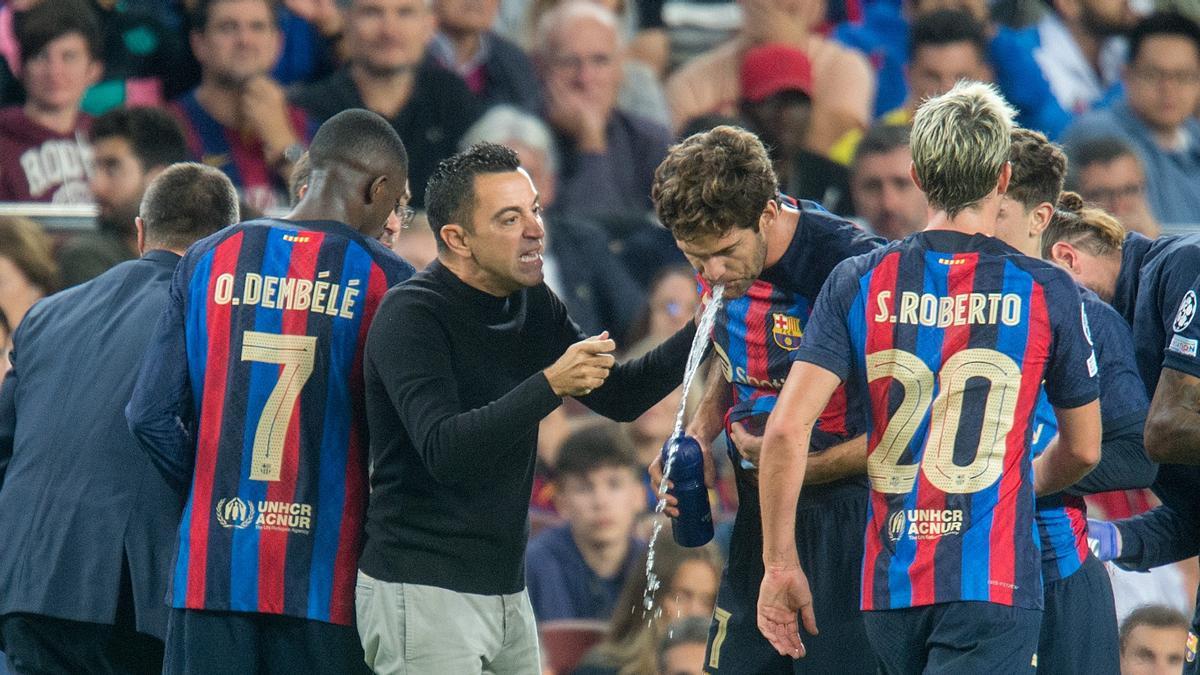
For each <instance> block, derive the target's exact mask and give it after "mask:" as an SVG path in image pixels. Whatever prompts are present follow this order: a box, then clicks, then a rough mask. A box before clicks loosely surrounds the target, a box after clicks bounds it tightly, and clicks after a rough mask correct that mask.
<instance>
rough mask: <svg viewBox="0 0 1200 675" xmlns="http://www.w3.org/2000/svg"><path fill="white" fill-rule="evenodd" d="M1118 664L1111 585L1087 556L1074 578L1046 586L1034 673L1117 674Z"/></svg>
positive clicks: (1103, 571)
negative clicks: (1036, 670) (1035, 670)
mask: <svg viewBox="0 0 1200 675" xmlns="http://www.w3.org/2000/svg"><path fill="white" fill-rule="evenodd" d="M1120 659H1121V656H1120V646H1119V644H1118V640H1117V610H1116V607H1115V606H1114V605H1113V592H1112V583H1111V582H1110V581H1109V579H1108V570H1106V569H1104V563H1102V562H1100V561H1099V560H1096V558H1095V557H1093V556H1092V555H1091V554H1090V553H1089V554H1088V557H1087V560H1085V561H1083V565H1082V566H1081V567H1080V568H1079V569H1078V570H1076V571H1075V573H1074V574H1072V575H1071V576H1069V577H1067V578H1066V579H1058V580H1055V581H1051V582H1050V583H1048V584H1046V609H1045V612H1044V614H1043V615H1042V631H1041V638H1040V639H1039V640H1038V670H1039V671H1041V672H1045V673H1117V672H1120V670H1121V665H1120Z"/></svg>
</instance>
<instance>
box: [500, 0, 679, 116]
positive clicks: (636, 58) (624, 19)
mask: <svg viewBox="0 0 1200 675" xmlns="http://www.w3.org/2000/svg"><path fill="white" fill-rule="evenodd" d="M571 1H572V0H534V2H532V3H531V4H530V5H529V7H528V14H529V15H528V17H527V21H526V23H527V24H528V26H529V30H528V31H527V35H526V36H525V38H524V40H523V41H522V44H525V45H526V46H527V48H528V49H529V51H530V52H536V51H537V49H538V45H537V42H536V39H535V38H536V36H537V27H538V26H539V25H541V22H542V19H543V18H545V16H546V14H548V13H550V11H551V10H553V9H555V8H557V7H560V6H562V5H563V4H566V3H568V2H571ZM589 1H590V2H593V3H595V4H596V5H598V6H600V7H603V8H604V9H606V10H608V11H610V12H612V13H613V15H614V16H616V17H617V22H618V24H619V26H618V27H619V30H618V32H617V40H618V43H619V44H620V45H621V52H622V53H621V56H622V58H621V85H620V87H619V88H618V90H617V107H618V108H620V109H621V110H624V111H625V112H627V113H629V114H631V115H637V116H639V117H645V118H647V119H650V120H653V121H655V122H657V123H659V124H661V125H663V126H665V127H669V126H670V125H671V110H670V108H669V107H668V106H667V95H666V93H665V92H663V88H662V81H661V75H660V74H659V72H660V71H659V69H658V68H659V66H658V65H648V63H647V61H646V60H644V58H643V57H645V54H644V53H639V52H638V48H639V45H640V44H641V43H639V42H638V40H639V39H640V38H641V37H643V34H642V33H640V32H639V33H638V34H637V35H636V36H635V35H634V34H633V30H634V28H635V27H634V26H632V25H631V24H630V21H631V20H632V19H633V18H634V16H633V15H637V16H638V17H640V16H641V12H642V10H647V11H651V12H657V13H658V15H659V17H660V19H659V23H658V25H659V27H660V28H661V26H662V21H661V14H662V12H661V9H662V8H661V0H648V1H647V0H638V1H637V3H636V4H637V5H638V6H636V7H635V6H634V4H635V3H634V1H633V0H631V1H630V2H624V0H589ZM656 2H658V3H659V5H660V6H658V7H657V9H656V8H655V7H654V6H653V5H654V4H655V3H656ZM513 4H514V5H515V4H519V1H518V2H514V3H513ZM502 11H503V10H502ZM638 20H639V21H640V18H639V19H638ZM648 32H649V33H654V34H660V35H661V34H664V33H663V32H662V31H661V30H657V31H648ZM659 57H661V58H663V59H665V54H660V55H659ZM656 58H658V57H656Z"/></svg>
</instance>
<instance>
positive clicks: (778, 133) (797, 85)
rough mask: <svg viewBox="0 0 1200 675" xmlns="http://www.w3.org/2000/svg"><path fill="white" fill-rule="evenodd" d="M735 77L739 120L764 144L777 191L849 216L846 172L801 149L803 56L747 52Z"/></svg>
mask: <svg viewBox="0 0 1200 675" xmlns="http://www.w3.org/2000/svg"><path fill="white" fill-rule="evenodd" d="M740 75H741V82H742V98H741V101H740V102H739V109H740V111H741V115H742V119H743V120H744V121H745V123H746V128H748V129H749V130H750V131H753V132H754V133H756V134H758V137H759V138H761V139H762V141H763V144H764V145H766V146H767V151H768V152H769V153H770V155H771V160H772V161H773V162H774V164H775V174H776V175H777V176H778V177H779V187H780V189H781V190H782V191H783V192H784V193H786V194H789V195H792V196H793V197H796V198H797V199H811V200H812V201H815V202H819V203H820V204H821V205H823V206H824V207H825V208H827V209H829V210H830V211H833V212H834V213H837V214H840V215H843V216H850V215H853V213H852V206H851V201H850V175H849V171H847V169H846V167H844V166H842V165H841V164H838V163H837V162H834V161H832V160H830V159H829V158H827V157H824V156H823V155H819V154H817V153H815V152H812V151H810V150H808V148H807V147H806V145H805V143H806V140H807V138H808V132H809V127H810V126H812V125H811V121H812V91H813V88H812V64H811V63H810V62H809V60H808V56H806V55H805V54H804V52H802V51H800V50H799V49H796V48H795V47H792V46H790V45H785V44H767V45H762V46H759V47H755V48H753V49H751V50H750V51H748V52H746V56H745V58H743V59H742V67H741V73H740Z"/></svg>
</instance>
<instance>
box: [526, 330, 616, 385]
mask: <svg viewBox="0 0 1200 675" xmlns="http://www.w3.org/2000/svg"><path fill="white" fill-rule="evenodd" d="M616 348H617V343H615V342H613V341H612V340H610V339H609V337H608V331H604V332H603V333H601V334H599V335H593V336H592V337H590V338H588V339H586V340H581V341H579V342H576V343H575V344H573V345H571V346H570V347H567V351H565V352H563V355H562V356H560V357H558V360H557V361H555V362H554V364H553V365H551V366H550V367H549V368H547V369H545V370H543V371H542V373H543V374H545V376H546V379H547V380H549V381H550V388H551V389H553V390H554V393H555V395H557V396H575V397H579V396H587V395H588V394H590V393H592V391H593V390H595V389H598V388H599V387H600V385H602V384H604V380H606V379H608V373H609V372H610V371H611V370H612V367H613V365H614V364H615V363H616V358H615V357H614V356H613V354H612V352H613V351H614V350H615V349H616Z"/></svg>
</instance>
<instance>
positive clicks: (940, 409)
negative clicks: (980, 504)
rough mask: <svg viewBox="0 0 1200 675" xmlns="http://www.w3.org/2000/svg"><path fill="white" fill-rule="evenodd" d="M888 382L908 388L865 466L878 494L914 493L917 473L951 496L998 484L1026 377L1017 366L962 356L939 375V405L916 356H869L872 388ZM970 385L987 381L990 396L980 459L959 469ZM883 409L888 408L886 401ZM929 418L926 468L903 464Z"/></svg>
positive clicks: (971, 353) (990, 352) (891, 352)
mask: <svg viewBox="0 0 1200 675" xmlns="http://www.w3.org/2000/svg"><path fill="white" fill-rule="evenodd" d="M882 377H890V378H892V381H893V382H898V383H899V384H900V385H901V386H902V387H903V388H904V397H903V399H902V400H901V401H900V405H899V406H898V407H897V408H896V412H895V413H894V414H893V415H892V416H891V418H890V419H889V420H888V424H887V429H886V430H885V431H884V432H883V437H882V438H881V439H880V440H879V444H878V445H877V446H876V447H875V450H874V451H873V452H872V453H871V454H870V456H869V457H868V459H867V473H868V475H869V476H870V478H871V486H872V487H873V488H874V489H875V490H877V491H879V492H884V493H888V494H906V493H908V492H911V491H912V488H913V484H914V483H915V482H916V480H917V471H918V470H922V471H924V472H925V478H926V479H927V480H928V481H929V482H930V483H932V484H933V486H934V487H936V488H938V489H939V490H941V491H942V492H946V493H951V494H965V493H972V492H979V491H980V490H983V489H985V488H987V487H988V486H990V485H991V484H992V483H994V482H996V480H997V479H999V478H1000V474H1001V473H1002V472H1003V470H1004V451H1005V449H1006V448H1007V447H1008V442H1007V436H1008V432H1009V431H1011V430H1012V427H1013V415H1014V414H1015V412H1016V408H1017V395H1018V392H1019V391H1020V387H1021V369H1020V368H1019V367H1018V366H1017V364H1016V362H1015V361H1013V360H1012V358H1010V357H1009V356H1008V355H1007V354H1003V353H1001V352H998V351H996V350H994V349H979V348H975V349H964V350H962V351H960V352H956V353H955V354H954V355H953V356H951V357H950V358H949V359H946V362H945V363H944V364H943V365H942V368H941V371H940V372H939V373H938V374H937V378H938V385H939V390H938V395H937V398H934V397H933V385H934V373H933V371H931V370H930V369H929V366H927V365H925V362H924V361H922V360H921V359H919V358H917V356H916V355H915V354H912V353H910V352H906V351H904V350H901V349H885V350H882V351H878V352H875V353H872V354H868V355H867V381H868V382H874V381H875V380H878V379H879V378H882ZM972 378H983V379H985V380H987V382H988V394H987V399H986V402H985V404H984V411H983V421H982V424H981V426H980V428H979V447H978V448H977V450H976V453H975V459H974V461H972V462H971V463H970V464H968V465H966V466H960V465H958V464H956V463H955V462H954V445H955V439H956V438H957V436H958V431H959V424H960V422H961V421H962V412H963V398H964V394H965V392H966V389H967V382H968V380H970V379H972ZM876 403H877V404H878V403H880V402H876ZM882 403H883V404H884V405H886V401H884V402H882ZM926 414H928V415H929V431H928V433H927V434H926V439H925V451H924V453H923V454H922V455H921V461H920V463H919V464H901V463H900V460H901V457H902V456H903V455H904V450H905V449H906V448H908V446H909V444H910V443H911V442H912V440H913V436H915V435H916V433H917V430H918V429H919V428H920V426H921V424H922V422H923V421H924V420H925V416H926Z"/></svg>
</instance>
